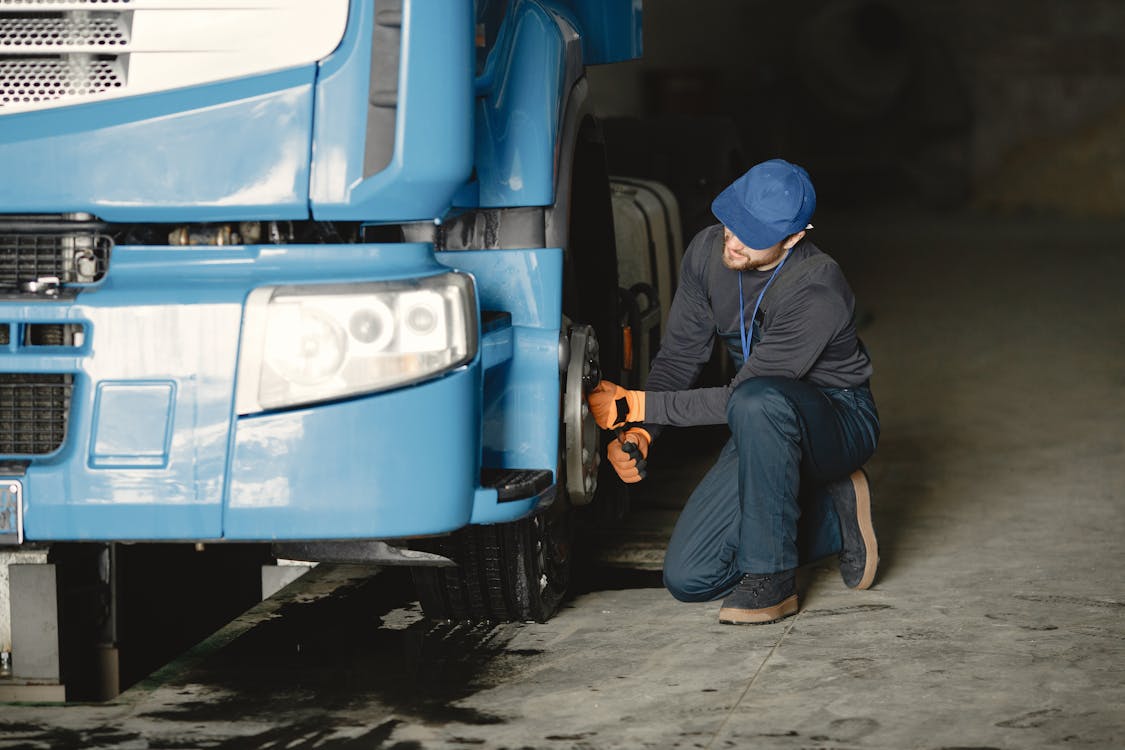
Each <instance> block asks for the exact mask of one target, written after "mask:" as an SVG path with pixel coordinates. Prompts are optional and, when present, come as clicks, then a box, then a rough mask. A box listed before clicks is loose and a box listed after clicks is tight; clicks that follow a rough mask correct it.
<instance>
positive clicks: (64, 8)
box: [0, 0, 641, 620]
mask: <svg viewBox="0 0 1125 750" xmlns="http://www.w3.org/2000/svg"><path fill="white" fill-rule="evenodd" d="M640 51H641V7H640V0H476V2H475V3H474V2H470V0H350V1H349V0H317V1H316V2H312V1H311V0H238V2H234V1H233V0H191V1H190V2H188V1H186V0H185V1H182V2H181V1H179V0H13V1H11V2H5V3H3V4H0V550H3V549H4V548H5V546H6V547H7V548H8V549H19V548H21V546H22V547H23V548H27V547H28V546H36V545H38V546H40V547H41V546H43V545H50V544H53V543H59V542H100V543H117V542H134V543H141V542H156V541H160V542H169V541H171V542H186V543H194V544H200V543H204V544H211V543H229V542H243V541H245V542H270V543H273V544H276V545H277V547H276V549H277V550H278V555H283V556H293V557H298V558H301V559H314V560H317V559H319V560H346V561H347V560H354V561H359V560H362V561H367V562H375V563H378V564H408V565H412V566H417V569H418V573H417V576H416V581H417V584H418V591H419V596H420V598H421V600H422V603H423V606H424V608H425V610H426V612H427V613H428V614H430V615H432V616H435V617H443V618H457V619H491V620H510V619H524V620H527V619H532V620H543V619H545V618H547V617H549V616H550V615H551V614H552V612H553V611H554V610H555V608H556V607H557V606H558V602H559V599H560V597H561V596H562V594H563V592H564V590H565V587H566V584H567V577H568V571H569V562H570V559H571V556H572V553H571V530H572V521H573V515H574V509H575V508H576V507H578V506H582V505H587V504H590V503H591V502H592V501H595V499H596V501H597V503H606V504H609V505H610V506H612V505H613V504H614V503H619V502H620V494H621V491H620V488H619V487H617V486H615V485H614V484H613V482H611V481H610V480H609V479H607V477H606V474H605V467H604V466H601V465H600V462H599V455H600V453H601V449H602V448H603V447H604V446H603V445H602V444H601V441H604V440H605V439H606V437H605V436H604V435H601V434H600V433H599V431H598V430H597V429H596V427H595V426H594V425H593V423H592V421H591V420H590V418H589V416H588V414H587V411H586V409H585V406H584V399H583V391H584V389H585V388H588V387H589V386H590V384H591V383H593V382H595V381H596V380H597V379H598V377H599V376H600V374H601V373H602V372H604V373H605V374H606V376H607V377H609V376H612V375H616V374H617V373H618V371H619V369H620V367H621V364H620V363H621V361H622V352H621V348H622V336H621V328H620V323H621V321H620V320H619V319H618V288H617V281H616V259H615V255H614V253H615V250H614V241H613V224H612V214H611V208H610V195H609V187H608V183H607V177H606V173H605V158H604V147H603V142H602V140H601V137H600V133H599V130H598V126H597V123H596V121H595V119H594V118H593V113H592V106H591V102H590V97H589V91H588V84H587V79H586V76H585V66H587V65H591V64H602V63H610V62H616V61H621V60H628V59H633V58H636V57H637V56H638V55H639V54H640ZM599 478H600V479H601V480H602V481H600V482H599Z"/></svg>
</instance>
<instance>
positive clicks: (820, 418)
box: [664, 377, 879, 602]
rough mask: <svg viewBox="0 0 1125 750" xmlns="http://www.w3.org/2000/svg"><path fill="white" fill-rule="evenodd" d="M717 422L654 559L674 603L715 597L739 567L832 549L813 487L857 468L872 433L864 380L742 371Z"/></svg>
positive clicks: (831, 530) (787, 564) (781, 563)
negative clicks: (708, 459)
mask: <svg viewBox="0 0 1125 750" xmlns="http://www.w3.org/2000/svg"><path fill="white" fill-rule="evenodd" d="M727 423H728V424H729V425H730V429H731V439H730V440H729V441H728V442H727V444H726V445H725V446H724V447H723V449H722V451H721V452H720V453H719V458H718V460H717V461H716V462H715V465H714V466H713V467H712V468H711V470H710V471H709V472H708V473H707V475H706V476H705V477H704V478H703V481H702V482H700V484H699V486H698V487H696V488H695V491H694V492H692V494H691V497H690V498H688V501H687V504H686V505H685V507H684V510H683V512H682V513H681V514H680V517H679V520H678V521H677V522H676V527H675V529H674V530H673V532H672V539H671V541H670V542H669V545H668V551H667V553H666V554H665V557H664V585H665V586H667V587H668V590H669V591H670V592H671V593H672V595H673V596H675V597H676V598H677V599H679V600H681V601H686V602H700V601H710V600H713V599H719V598H722V597H724V596H726V595H727V594H728V593H730V591H731V590H732V589H733V588H734V587H735V585H736V584H737V583H738V582H739V580H740V579H741V578H742V576H743V575H744V574H746V573H777V572H781V571H785V570H791V569H793V568H796V567H797V566H798V565H799V564H801V563H805V562H809V561H811V560H816V559H818V558H821V557H824V556H825V555H829V554H832V553H835V552H838V551H839V549H840V528H839V520H838V518H837V515H836V510H835V508H834V506H833V504H832V501H831V500H830V499H829V497H828V496H827V494H826V493H824V492H823V491H821V490H822V488H823V486H824V485H825V483H827V482H829V481H832V480H836V479H841V478H843V477H846V476H848V475H849V474H851V473H852V472H853V471H855V470H856V469H858V468H859V467H861V466H863V464H864V463H865V462H866V461H867V460H868V459H869V458H871V456H872V454H873V453H874V452H875V445H876V443H877V442H878V439H879V416H878V413H877V411H876V409H875V401H874V399H873V398H872V396H871V390H870V389H869V388H868V387H867V386H862V387H859V388H818V387H816V386H813V385H810V384H808V383H805V382H802V381H798V380H791V379H789V378H777V377H758V378H751V379H749V380H746V381H744V382H742V383H741V384H740V385H739V386H738V387H737V388H736V389H735V390H734V392H733V393H732V394H731V398H730V402H729V403H728V405H727Z"/></svg>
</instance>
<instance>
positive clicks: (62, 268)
mask: <svg viewBox="0 0 1125 750" xmlns="http://www.w3.org/2000/svg"><path fill="white" fill-rule="evenodd" d="M112 244H113V243H112V241H111V240H110V239H109V238H108V237H104V236H102V235H49V234H10V235H5V234H0V291H20V290H21V287H22V285H23V284H25V283H27V282H29V281H37V280H39V279H42V278H49V277H54V278H57V279H58V280H59V283H60V284H76V283H77V284H89V283H93V282H95V281H98V280H100V279H101V278H102V277H103V276H105V272H106V268H107V266H108V265H109V251H110V247H111V246H112Z"/></svg>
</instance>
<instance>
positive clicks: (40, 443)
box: [0, 373, 74, 456]
mask: <svg viewBox="0 0 1125 750" xmlns="http://www.w3.org/2000/svg"><path fill="white" fill-rule="evenodd" d="M73 387H74V385H73V376H71V375H47V374H38V373H36V374H19V373H17V374H13V373H0V455H14V456H20V455H30V456H41V455H44V454H47V453H54V452H55V451H56V450H58V449H59V448H60V447H62V444H63V440H65V439H66V424H67V418H68V416H69V414H70V397H71V391H72V389H73Z"/></svg>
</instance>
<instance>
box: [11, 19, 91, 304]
mask: <svg viewBox="0 0 1125 750" xmlns="http://www.w3.org/2000/svg"><path fill="white" fill-rule="evenodd" d="M0 1H2V0H0ZM112 246H113V241H112V240H110V239H109V238H108V237H105V236H103V235H99V234H58V235H52V234H2V233H0V292H27V291H33V290H34V288H35V287H34V286H33V285H36V284H41V283H43V282H44V281H47V283H53V284H55V285H56V286H57V285H59V284H92V283H94V282H96V281H99V280H100V279H101V278H102V277H103V276H105V272H106V268H107V266H108V265H109V251H110V248H111V247H112Z"/></svg>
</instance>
